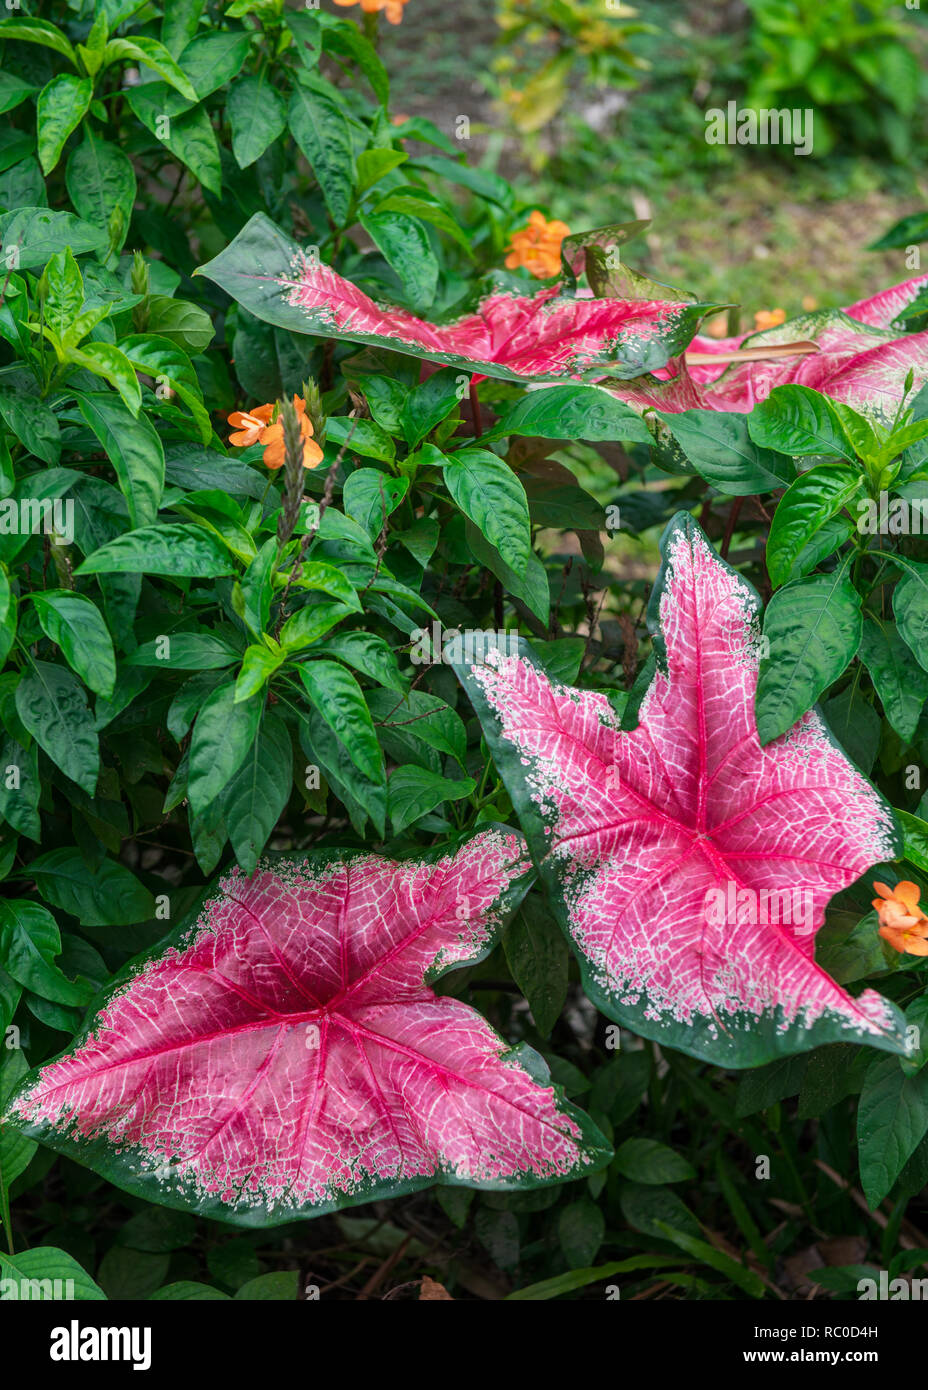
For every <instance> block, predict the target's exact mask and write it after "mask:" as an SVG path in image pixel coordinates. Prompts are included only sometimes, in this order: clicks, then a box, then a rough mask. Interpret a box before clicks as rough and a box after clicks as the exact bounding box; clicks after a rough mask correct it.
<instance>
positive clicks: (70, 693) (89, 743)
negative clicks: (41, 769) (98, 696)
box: [16, 661, 100, 796]
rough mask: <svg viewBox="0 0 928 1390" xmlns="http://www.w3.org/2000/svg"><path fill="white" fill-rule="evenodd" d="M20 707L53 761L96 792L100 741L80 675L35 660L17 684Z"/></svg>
mask: <svg viewBox="0 0 928 1390" xmlns="http://www.w3.org/2000/svg"><path fill="white" fill-rule="evenodd" d="M16 712H17V714H18V715H19V717H20V719H21V720H22V722H23V725H24V727H25V728H26V729H27V731H28V732H29V733H30V734H31V735H32V737H33V738H34V739H35V740H36V742H37V743H38V745H39V747H40V748H42V749H43V751H44V752H46V753H47V754H48V756H49V757H50V758H51V760H52V762H53V763H55V764H56V765H57V766H58V767H59V768H60V769H61V771H62V772H63V773H64V774H65V776H66V777H70V779H71V781H72V782H76V783H77V785H78V786H79V787H80V788H81V790H82V791H85V792H86V793H87V795H88V796H93V795H94V792H95V791H96V786H97V777H98V775H99V771H100V745H99V739H98V736H97V731H96V728H95V727H94V719H93V715H92V714H91V712H90V708H89V706H88V704H87V696H86V695H85V694H84V689H83V686H82V685H81V683H80V681H79V680H78V679H77V677H76V676H73V675H72V674H71V672H70V671H66V670H65V669H64V667H62V666H53V665H52V664H51V663H50V662H48V661H33V662H32V663H31V668H30V669H29V670H28V671H27V672H26V674H25V675H24V676H23V677H22V679H21V680H20V682H19V684H18V685H17V687H16Z"/></svg>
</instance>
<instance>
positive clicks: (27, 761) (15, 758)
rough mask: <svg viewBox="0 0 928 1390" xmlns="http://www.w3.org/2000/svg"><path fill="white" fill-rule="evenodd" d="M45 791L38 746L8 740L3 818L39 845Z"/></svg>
mask: <svg viewBox="0 0 928 1390" xmlns="http://www.w3.org/2000/svg"><path fill="white" fill-rule="evenodd" d="M17 781H18V783H19V785H18V786H17V785H16V782H17ZM41 792H42V788H41V786H40V784H39V766H38V755H37V752H36V746H35V744H34V743H32V744H30V746H29V748H28V749H25V748H23V747H21V746H20V744H19V743H17V742H16V740H15V739H12V738H9V737H7V738H5V739H4V740H3V746H2V749H0V816H2V817H3V819H4V820H5V821H7V823H8V824H9V825H12V826H13V828H14V830H18V831H19V833H20V834H21V835H28V836H29V838H30V840H35V841H36V842H38V841H39V840H40V839H41V829H42V827H41V822H40V820H39V798H40V796H41ZM0 1032H2V1028H0Z"/></svg>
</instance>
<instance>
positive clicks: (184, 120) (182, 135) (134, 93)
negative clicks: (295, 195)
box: [126, 78, 222, 332]
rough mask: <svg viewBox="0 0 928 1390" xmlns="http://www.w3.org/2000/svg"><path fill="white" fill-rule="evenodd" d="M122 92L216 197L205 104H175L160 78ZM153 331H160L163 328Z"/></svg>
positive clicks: (218, 163)
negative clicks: (188, 106)
mask: <svg viewBox="0 0 928 1390" xmlns="http://www.w3.org/2000/svg"><path fill="white" fill-rule="evenodd" d="M186 80H187V79H186V78H184V81H185V82H186ZM191 90H192V89H191ZM126 95H127V97H128V101H129V105H130V107H131V108H132V111H133V113H134V114H135V115H136V116H137V117H138V119H139V120H140V121H141V122H142V124H143V125H144V126H145V127H147V129H148V130H150V131H151V133H152V135H154V136H155V138H156V139H157V140H160V141H161V143H162V144H163V145H164V146H165V148H166V149H168V150H170V152H171V154H172V155H174V157H175V159H178V160H180V162H181V164H186V166H187V168H188V169H189V170H190V172H191V173H192V174H193V175H194V177H195V178H197V179H199V181H200V183H202V185H203V187H204V188H206V189H208V190H209V192H210V193H214V194H215V195H216V197H217V198H218V197H219V195H220V193H221V192H222V160H221V158H220V155H219V146H218V144H217V143H216V132H215V131H214V130H213V127H212V123H211V122H210V119H209V115H208V113H207V111H206V110H205V108H204V107H203V106H194V107H192V108H190V109H187V107H186V103H185V102H180V104H179V106H178V99H177V98H176V97H175V94H174V92H173V91H172V90H171V88H170V87H168V86H167V85H166V84H165V83H164V82H146V83H145V84H144V85H143V86H141V87H130V88H129V91H128V92H127V94H126ZM172 98H173V100H172ZM157 331H158V332H163V329H160V328H159V329H158V330H157Z"/></svg>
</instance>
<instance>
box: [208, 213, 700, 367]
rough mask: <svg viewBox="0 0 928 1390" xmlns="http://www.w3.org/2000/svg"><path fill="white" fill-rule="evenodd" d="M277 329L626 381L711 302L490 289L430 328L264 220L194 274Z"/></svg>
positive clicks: (258, 218)
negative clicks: (369, 292) (385, 302)
mask: <svg viewBox="0 0 928 1390" xmlns="http://www.w3.org/2000/svg"><path fill="white" fill-rule="evenodd" d="M197 273H198V274H200V275H205V276H207V277H208V278H209V279H210V280H213V281H215V282H216V284H217V285H220V286H221V287H222V289H224V290H225V291H226V292H227V293H228V294H230V295H231V296H232V298H233V299H235V300H236V301H237V302H238V303H239V304H241V305H243V306H244V307H245V308H246V309H248V310H249V311H250V312H251V313H252V314H254V315H255V316H256V317H257V318H259V319H263V320H265V321H266V322H267V323H272V324H275V325H276V326H277V327H279V328H286V329H289V330H291V331H293V332H297V333H309V334H314V335H316V336H319V337H323V338H334V339H336V340H346V341H348V342H354V343H366V344H369V345H374V346H380V347H389V348H393V349H395V350H396V351H397V352H403V353H407V354H410V355H412V356H413V357H422V358H427V359H428V360H429V361H430V362H441V363H445V364H447V365H450V366H459V367H461V368H462V369H463V370H466V371H468V372H477V373H480V374H482V375H484V376H492V377H502V378H504V379H505V380H508V381H518V382H527V381H562V380H564V379H570V378H579V379H584V380H589V379H593V378H601V377H604V376H609V377H616V378H622V379H624V378H630V377H637V376H640V375H641V374H642V373H644V372H653V371H656V370H657V369H658V368H660V367H663V366H664V365H665V364H666V363H667V362H668V361H670V359H671V358H673V357H676V356H678V355H679V354H680V353H681V352H683V350H684V348H685V347H686V345H687V344H688V343H689V341H690V339H691V338H692V337H693V335H694V333H695V332H696V330H697V328H698V326H699V323H700V322H701V320H702V318H703V317H704V316H705V315H706V314H707V313H708V312H710V311H711V310H712V309H713V308H717V307H718V306H716V305H711V304H698V303H691V302H683V301H680V300H671V299H666V300H664V299H661V300H652V299H595V298H591V297H578V296H576V295H574V294H573V293H570V292H567V291H566V289H565V288H562V287H560V286H557V285H555V286H553V287H548V288H544V289H541V290H538V291H537V292H536V293H534V294H523V293H520V292H519V289H518V287H513V286H512V285H510V286H506V287H500V286H498V285H496V286H494V285H492V284H488V285H486V286H485V287H484V288H483V289H482V290H481V291H480V292H479V293H478V296H477V299H476V303H475V305H474V307H473V309H472V310H469V311H468V312H466V313H463V314H461V315H460V316H458V317H457V318H454V319H452V320H451V321H450V322H448V323H443V324H438V323H427V322H426V321H425V320H424V319H420V318H416V317H415V315H413V314H411V313H409V312H407V311H406V310H405V309H399V308H395V307H386V306H381V305H379V304H377V303H375V302H374V300H372V299H370V298H369V297H368V296H367V295H366V294H364V293H363V291H361V290H360V289H358V287H357V286H356V285H354V284H352V282H351V281H350V280H347V279H345V277H344V276H342V275H339V274H338V272H337V271H335V270H333V269H332V267H331V266H329V265H326V264H324V263H322V262H321V261H320V260H319V259H318V257H311V256H309V255H308V254H307V253H306V252H304V251H303V250H302V249H301V247H300V246H298V245H297V243H296V242H294V241H293V240H291V239H290V238H289V237H287V236H286V235H285V234H284V233H283V232H282V231H281V230H280V228H279V227H277V226H275V224H274V223H273V222H272V221H271V220H270V218H268V217H267V216H266V215H265V214H264V213H256V214H255V215H254V217H252V218H251V220H250V221H249V222H248V223H247V224H246V225H245V226H244V227H243V228H242V230H241V231H240V232H239V234H238V236H237V237H236V238H235V240H234V241H233V242H232V243H231V244H230V245H229V246H228V247H226V249H225V250H224V251H222V252H221V253H220V254H219V255H218V256H216V257H215V259H213V260H211V261H209V262H208V263H207V264H206V265H203V266H201V267H200V269H199V271H198V272H197Z"/></svg>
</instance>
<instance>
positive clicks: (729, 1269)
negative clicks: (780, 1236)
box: [654, 1221, 764, 1298]
mask: <svg viewBox="0 0 928 1390" xmlns="http://www.w3.org/2000/svg"><path fill="white" fill-rule="evenodd" d="M654 1224H655V1226H656V1227H657V1228H658V1231H659V1233H660V1234H661V1235H662V1236H663V1237H664V1238H665V1239H666V1240H669V1241H671V1242H672V1243H673V1244H674V1245H678V1246H679V1247H680V1249H681V1250H685V1251H686V1253H687V1254H688V1255H691V1256H692V1257H693V1259H696V1260H699V1261H700V1263H702V1264H704V1265H708V1266H709V1268H710V1269H714V1270H717V1271H718V1273H719V1274H724V1276H725V1278H726V1279H730V1280H731V1282H732V1283H733V1284H736V1285H737V1287H738V1288H739V1289H741V1290H743V1292H744V1293H746V1294H747V1295H748V1297H749V1298H763V1297H764V1284H763V1280H762V1279H761V1278H760V1277H759V1275H757V1274H755V1273H754V1272H753V1270H750V1269H746V1268H745V1267H744V1265H741V1264H738V1262H737V1260H733V1259H732V1258H731V1256H730V1255H723V1254H722V1252H721V1251H720V1250H716V1248H715V1246H714V1245H709V1244H707V1243H706V1241H704V1240H697V1239H696V1238H695V1236H691V1235H688V1234H687V1232H685V1231H677V1230H675V1229H674V1228H673V1227H672V1226H668V1225H667V1223H666V1221H656V1222H655V1223H654Z"/></svg>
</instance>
